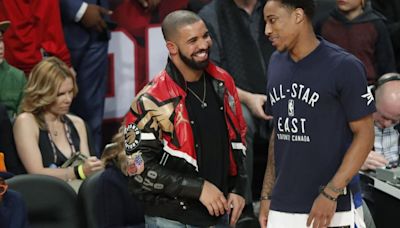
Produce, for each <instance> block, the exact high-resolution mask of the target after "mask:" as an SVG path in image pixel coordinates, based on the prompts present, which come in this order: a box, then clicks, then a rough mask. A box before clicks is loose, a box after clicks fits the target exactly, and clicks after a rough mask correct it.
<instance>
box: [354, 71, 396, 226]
mask: <svg viewBox="0 0 400 228" xmlns="http://www.w3.org/2000/svg"><path fill="white" fill-rule="evenodd" d="M375 103H376V110H377V112H375V113H374V114H373V118H374V121H375V143H374V149H373V150H372V151H371V152H370V153H369V155H368V157H367V159H366V160H365V162H364V164H363V166H362V167H361V170H375V169H377V168H383V167H388V168H390V167H396V166H398V165H399V130H398V127H399V121H400V74H398V73H388V74H385V75H383V76H382V77H381V78H379V80H378V81H377V83H376V87H375ZM396 128H397V129H396ZM361 187H362V193H363V197H364V200H365V201H366V202H367V204H368V207H369V209H370V210H371V214H372V216H373V218H374V221H375V223H376V227H392V225H391V224H393V221H395V220H397V218H398V211H399V210H400V201H399V200H397V199H395V198H393V197H390V196H388V195H386V194H385V193H383V192H381V191H379V190H376V189H375V188H374V187H372V186H371V185H369V184H368V183H365V182H364V181H362V182H361ZM386 208H392V209H390V210H386Z"/></svg>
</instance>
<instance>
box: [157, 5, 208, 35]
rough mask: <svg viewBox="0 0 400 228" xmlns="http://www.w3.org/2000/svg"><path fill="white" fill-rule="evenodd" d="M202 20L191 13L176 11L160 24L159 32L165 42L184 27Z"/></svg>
mask: <svg viewBox="0 0 400 228" xmlns="http://www.w3.org/2000/svg"><path fill="white" fill-rule="evenodd" d="M201 20H202V19H201V18H200V17H199V16H198V15H197V14H195V13H193V12H192V11H188V10H177V11H174V12H172V13H170V14H168V15H167V16H166V17H165V19H164V21H163V22H162V24H161V30H162V33H163V35H164V39H165V40H170V39H171V36H172V35H173V34H174V33H176V31H177V30H178V29H179V28H180V27H182V26H185V25H191V24H194V23H196V22H198V21H201Z"/></svg>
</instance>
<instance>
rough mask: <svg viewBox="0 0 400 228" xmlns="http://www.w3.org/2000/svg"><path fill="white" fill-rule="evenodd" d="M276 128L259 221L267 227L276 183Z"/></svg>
mask: <svg viewBox="0 0 400 228" xmlns="http://www.w3.org/2000/svg"><path fill="white" fill-rule="evenodd" d="M274 145H275V130H273V131H272V134H271V138H270V140H269V146H268V161H267V167H266V169H265V174H264V182H263V187H262V190H261V199H260V214H259V217H258V221H259V222H260V226H261V228H265V227H267V222H268V213H269V206H270V203H271V195H272V189H273V188H274V185H275V151H274Z"/></svg>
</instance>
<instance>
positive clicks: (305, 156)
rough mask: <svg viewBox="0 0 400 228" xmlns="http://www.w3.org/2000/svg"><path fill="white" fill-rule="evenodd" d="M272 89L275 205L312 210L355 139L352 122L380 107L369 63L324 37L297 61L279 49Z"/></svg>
mask: <svg viewBox="0 0 400 228" xmlns="http://www.w3.org/2000/svg"><path fill="white" fill-rule="evenodd" d="M267 95H268V102H267V107H266V112H267V113H271V114H272V115H273V116H274V128H275V134H276V135H275V165H276V175H277V176H276V183H275V187H274V189H273V192H272V201H271V209H272V210H276V211H283V212H290V213H309V212H310V210H311V207H312V204H313V202H314V200H315V198H316V197H317V196H318V194H319V188H320V186H322V185H326V184H327V183H328V182H329V181H330V180H331V179H332V178H333V176H334V174H335V173H336V171H337V170H338V169H339V166H340V164H341V162H342V160H343V157H344V154H345V153H346V151H347V149H348V147H349V146H350V144H351V142H352V131H351V129H350V126H349V122H351V121H355V120H357V119H360V118H362V117H364V116H366V115H368V114H370V113H372V112H374V111H375V105H374V102H373V97H372V94H371V92H370V90H369V89H368V88H367V81H366V76H365V69H364V66H363V64H362V63H361V62H360V61H359V60H358V59H356V58H355V57H354V56H353V55H351V54H349V53H347V52H345V51H344V50H343V49H341V48H340V47H338V46H336V45H334V44H331V43H329V42H327V41H325V40H323V39H320V44H319V45H318V47H317V48H316V49H315V50H314V51H313V52H311V53H310V54H309V55H308V56H306V57H305V58H303V59H302V60H300V61H298V62H294V61H293V60H292V59H291V57H290V55H289V54H288V53H287V52H283V53H280V52H275V53H274V54H273V55H272V57H271V61H270V64H269V69H268V85H267ZM347 210H350V195H349V194H347V195H344V196H340V197H339V199H338V204H337V211H347Z"/></svg>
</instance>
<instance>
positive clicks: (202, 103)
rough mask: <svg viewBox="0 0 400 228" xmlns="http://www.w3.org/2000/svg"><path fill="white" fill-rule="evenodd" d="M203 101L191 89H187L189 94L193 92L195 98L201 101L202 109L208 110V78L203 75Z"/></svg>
mask: <svg viewBox="0 0 400 228" xmlns="http://www.w3.org/2000/svg"><path fill="white" fill-rule="evenodd" d="M203 86H204V88H203V99H200V97H199V96H198V95H197V94H196V93H195V92H194V91H193V90H191V89H190V88H189V87H187V89H188V90H189V92H191V93H192V94H193V96H194V97H195V98H196V99H197V100H198V101H200V103H201V108H207V103H206V93H207V87H206V76H205V75H203Z"/></svg>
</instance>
